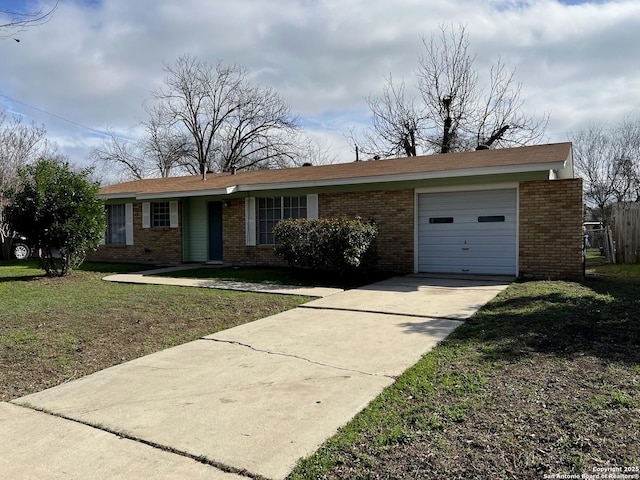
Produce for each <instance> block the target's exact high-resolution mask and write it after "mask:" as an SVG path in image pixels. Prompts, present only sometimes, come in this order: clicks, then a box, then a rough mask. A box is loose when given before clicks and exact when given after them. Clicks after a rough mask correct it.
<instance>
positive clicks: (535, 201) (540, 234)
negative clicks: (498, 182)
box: [519, 179, 583, 278]
mask: <svg viewBox="0 0 640 480" xmlns="http://www.w3.org/2000/svg"><path fill="white" fill-rule="evenodd" d="M582 206H583V199H582V180H581V179H568V180H546V181H533V182H521V183H520V232H519V233H520V252H519V255H520V276H522V277H536V278H580V277H582V276H583V263H582V242H583V239H582Z"/></svg>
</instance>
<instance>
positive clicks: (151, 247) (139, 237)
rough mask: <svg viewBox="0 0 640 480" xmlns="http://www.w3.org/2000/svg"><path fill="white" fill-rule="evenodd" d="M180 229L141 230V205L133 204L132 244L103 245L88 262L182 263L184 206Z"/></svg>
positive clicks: (180, 206) (179, 211) (92, 254)
mask: <svg viewBox="0 0 640 480" xmlns="http://www.w3.org/2000/svg"><path fill="white" fill-rule="evenodd" d="M178 222H179V223H178V228H168V227H162V228H142V203H134V204H133V243H134V244H133V245H101V246H99V247H98V250H97V251H95V252H90V253H89V254H88V255H87V260H96V261H101V260H105V261H116V262H121V261H122V262H150V263H180V262H182V204H181V202H178Z"/></svg>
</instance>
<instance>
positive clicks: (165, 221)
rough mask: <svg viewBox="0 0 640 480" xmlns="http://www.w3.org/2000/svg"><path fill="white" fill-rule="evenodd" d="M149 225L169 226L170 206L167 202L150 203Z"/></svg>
mask: <svg viewBox="0 0 640 480" xmlns="http://www.w3.org/2000/svg"><path fill="white" fill-rule="evenodd" d="M151 226H152V227H169V226H171V208H170V206H169V202H153V203H152V204H151Z"/></svg>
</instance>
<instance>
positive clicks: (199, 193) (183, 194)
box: [136, 187, 236, 200]
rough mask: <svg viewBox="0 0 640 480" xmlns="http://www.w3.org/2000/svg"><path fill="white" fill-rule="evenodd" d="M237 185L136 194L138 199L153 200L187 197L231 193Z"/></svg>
mask: <svg viewBox="0 0 640 480" xmlns="http://www.w3.org/2000/svg"><path fill="white" fill-rule="evenodd" d="M235 188H236V187H228V188H218V189H215V190H189V191H186V192H159V193H143V194H140V195H136V199H138V200H153V199H155V198H186V197H208V196H218V195H229V194H230V193H233V192H234V191H235Z"/></svg>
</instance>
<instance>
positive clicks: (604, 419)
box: [289, 269, 640, 479]
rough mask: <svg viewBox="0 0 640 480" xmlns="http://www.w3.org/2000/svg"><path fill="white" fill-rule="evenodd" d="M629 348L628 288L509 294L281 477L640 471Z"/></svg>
mask: <svg viewBox="0 0 640 480" xmlns="http://www.w3.org/2000/svg"><path fill="white" fill-rule="evenodd" d="M632 270H633V269H632ZM627 273H628V272H627ZM638 345H640V285H639V284H638V281H637V278H630V277H629V276H628V275H617V276H611V277H599V278H595V279H589V280H586V281H585V282H582V283H574V282H545V281H540V282H538V281H536V282H525V283H515V284H513V285H511V286H510V287H509V288H508V289H507V290H505V291H504V292H503V293H501V294H500V295H499V296H498V297H497V298H496V299H494V300H493V301H492V302H490V303H489V304H487V305H486V306H485V307H484V308H482V309H481V310H480V311H479V312H478V313H477V314H476V315H474V317H472V319H470V320H469V321H468V322H466V323H465V324H464V325H463V326H461V327H459V328H458V329H457V330H455V331H454V332H453V333H452V335H450V336H449V337H448V338H447V339H446V340H445V341H443V342H441V343H440V344H439V345H438V346H437V347H436V348H434V349H433V350H432V351H431V352H429V353H428V354H426V355H425V356H424V357H423V358H422V359H421V360H420V361H419V362H418V363H417V364H416V365H415V366H413V367H412V368H410V369H409V370H407V371H406V372H405V373H404V374H403V375H402V376H400V377H399V378H398V379H397V381H396V382H395V383H394V384H393V385H392V386H390V387H388V388H387V389H385V390H384V391H383V393H382V394H381V395H380V396H379V397H378V398H376V399H375V400H373V401H372V402H371V404H370V405H369V406H368V407H367V408H366V409H365V410H363V411H362V412H361V413H359V414H358V415H356V417H355V418H354V419H353V420H352V421H351V422H350V423H348V424H347V425H346V426H345V427H343V428H342V429H340V431H339V432H338V433H337V434H336V435H335V436H334V437H332V438H330V439H329V440H327V442H326V443H325V444H324V445H323V446H322V447H321V448H320V449H319V450H318V451H317V452H316V453H315V454H313V455H311V456H310V457H308V458H306V459H304V460H302V461H301V462H300V463H299V464H298V466H297V468H296V469H295V470H294V472H293V473H292V474H291V475H290V476H289V478H290V479H308V478H314V479H324V478H331V479H342V478H350V479H351V478H356V479H365V478H366V479H369V478H408V479H409V478H410V479H422V478H461V479H462V478H465V479H466V478H478V479H481V478H511V479H521V478H526V479H539V478H543V476H544V475H545V474H581V473H590V472H591V470H590V469H591V468H592V467H594V466H603V465H609V466H625V465H627V466H637V465H640V433H639V432H640V394H639V393H638V392H640V375H639V374H640V349H639V348H638Z"/></svg>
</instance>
